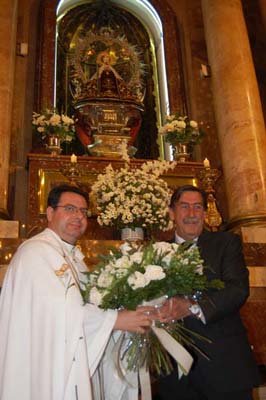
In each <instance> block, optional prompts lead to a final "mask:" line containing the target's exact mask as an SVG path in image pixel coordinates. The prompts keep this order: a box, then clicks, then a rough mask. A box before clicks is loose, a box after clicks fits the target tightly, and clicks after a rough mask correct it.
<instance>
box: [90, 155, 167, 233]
mask: <svg viewBox="0 0 266 400" xmlns="http://www.w3.org/2000/svg"><path fill="white" fill-rule="evenodd" d="M174 167H175V162H168V161H157V160H155V161H148V162H146V163H144V164H142V165H141V166H140V167H139V168H135V167H132V166H131V165H130V163H129V162H126V163H125V166H124V167H123V168H121V169H118V170H117V169H114V168H113V167H112V165H108V166H107V168H106V169H105V172H104V174H99V175H98V177H97V180H96V182H95V183H94V184H93V186H92V190H91V196H92V197H93V198H95V200H96V204H97V210H98V213H99V215H98V218H97V221H98V223H99V224H100V225H105V226H114V227H116V228H118V229H121V228H125V227H128V228H137V227H139V228H144V229H147V230H149V229H157V228H158V229H161V230H163V231H166V230H168V229H170V228H171V227H172V225H171V221H170V220H169V213H168V206H169V200H170V196H171V191H170V189H169V188H168V185H167V183H166V182H165V181H164V180H163V179H162V178H161V177H160V176H161V175H162V174H163V173H164V172H165V171H167V170H169V169H173V168H174Z"/></svg>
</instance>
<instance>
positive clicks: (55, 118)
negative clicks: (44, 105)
mask: <svg viewBox="0 0 266 400" xmlns="http://www.w3.org/2000/svg"><path fill="white" fill-rule="evenodd" d="M32 125H33V126H34V127H35V128H36V130H37V132H38V133H39V134H40V135H41V138H42V139H45V138H46V136H49V135H57V136H58V137H59V138H60V139H61V140H62V141H66V142H70V141H71V140H72V139H73V137H74V136H75V125H74V120H73V119H72V118H70V117H69V116H67V115H65V114H58V113H57V111H56V110H55V109H52V110H50V109H46V110H45V111H44V112H43V113H41V114H39V113H36V112H33V114H32Z"/></svg>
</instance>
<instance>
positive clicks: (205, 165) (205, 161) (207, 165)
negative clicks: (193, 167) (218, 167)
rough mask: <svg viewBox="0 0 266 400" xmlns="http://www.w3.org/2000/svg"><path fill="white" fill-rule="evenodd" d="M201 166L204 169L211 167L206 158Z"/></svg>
mask: <svg viewBox="0 0 266 400" xmlns="http://www.w3.org/2000/svg"><path fill="white" fill-rule="evenodd" d="M203 166H204V168H210V167H211V165H210V161H209V160H208V158H205V159H204V161H203Z"/></svg>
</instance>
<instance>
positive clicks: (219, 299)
mask: <svg viewBox="0 0 266 400" xmlns="http://www.w3.org/2000/svg"><path fill="white" fill-rule="evenodd" d="M198 247H199V249H200V252H201V255H202V258H203V259H204V265H205V266H206V267H207V268H206V270H205V273H206V275H207V276H208V278H209V279H213V278H218V279H221V280H222V281H223V282H224V283H225V287H224V289H221V290H210V291H208V292H207V293H205V294H203V296H202V298H201V299H200V300H199V305H200V306H201V308H202V311H203V313H204V316H205V318H206V325H204V324H203V323H202V322H201V321H200V320H198V319H196V318H195V317H193V316H189V317H187V318H185V319H184V323H185V326H186V327H187V328H189V329H191V330H193V331H195V332H198V333H200V334H201V335H202V336H205V337H208V338H209V339H211V341H212V343H211V344H207V343H206V342H204V341H201V340H198V341H197V345H198V346H199V347H200V348H201V349H202V350H203V351H204V352H205V353H206V354H207V355H208V356H209V358H210V360H209V361H208V360H206V359H205V358H204V357H202V356H201V355H199V354H197V353H194V354H193V356H194V359H195V361H194V366H193V367H192V371H193V372H192V373H193V374H197V372H198V373H199V374H200V376H203V377H204V379H205V381H206V382H207V383H208V384H209V385H210V386H212V387H215V388H216V389H217V388H219V390H220V391H224V392H228V391H233V390H244V389H248V388H252V387H253V386H257V385H258V384H259V374H258V370H257V366H256V363H255V361H254V359H253V355H252V352H251V348H250V345H249V343H248V340H247V335H246V330H245V327H244V326H243V324H242V321H241V318H240V315H239V309H240V308H241V306H242V305H243V304H244V302H245V301H246V299H247V297H248V295H249V280H248V269H247V268H246V266H245V262H244V258H243V253H242V247H241V241H240V238H239V237H238V236H237V235H234V234H232V233H229V232H215V233H211V232H208V231H204V232H203V233H202V234H201V235H200V237H199V239H198Z"/></svg>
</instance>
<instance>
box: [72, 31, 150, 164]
mask: <svg viewBox="0 0 266 400" xmlns="http://www.w3.org/2000/svg"><path fill="white" fill-rule="evenodd" d="M70 48H71V51H70V54H69V61H70V92H71V95H72V98H73V106H74V108H75V109H76V113H77V120H78V122H77V125H76V130H77V135H78V136H79V138H80V140H81V141H82V142H83V144H85V145H86V146H87V148H88V150H89V153H90V154H92V155H94V156H108V157H117V156H118V157H120V152H119V145H120V144H121V142H122V141H124V140H125V141H126V142H127V143H128V146H129V149H130V150H131V153H132V152H133V150H132V145H133V142H134V140H135V138H136V136H137V134H138V131H139V128H140V126H141V121H142V111H143V110H144V104H143V100H144V96H145V85H144V83H143V80H142V76H143V73H144V64H143V63H142V62H141V54H140V52H139V51H138V49H137V47H136V46H135V45H132V44H130V43H129V42H128V40H127V39H126V38H125V36H120V35H119V34H117V33H115V32H114V30H112V29H110V28H105V27H104V28H101V29H100V30H99V31H98V32H94V31H88V32H86V33H84V32H83V33H82V34H81V33H77V34H76V35H75V36H74V38H73V40H72V42H71V45H70Z"/></svg>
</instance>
